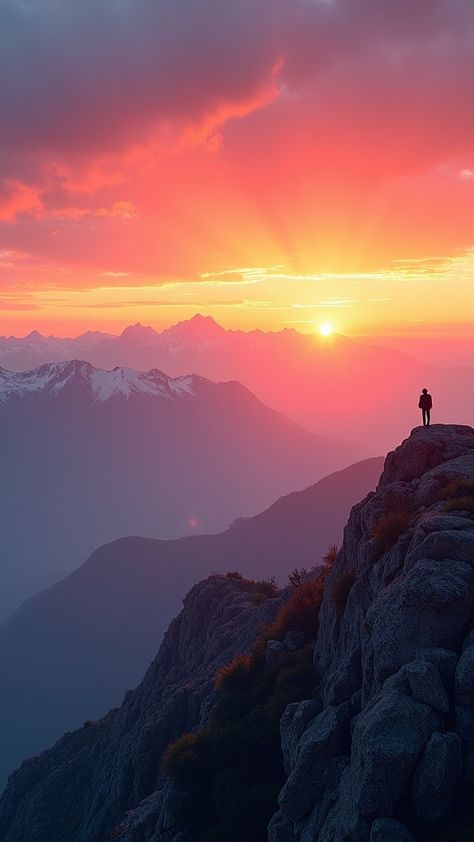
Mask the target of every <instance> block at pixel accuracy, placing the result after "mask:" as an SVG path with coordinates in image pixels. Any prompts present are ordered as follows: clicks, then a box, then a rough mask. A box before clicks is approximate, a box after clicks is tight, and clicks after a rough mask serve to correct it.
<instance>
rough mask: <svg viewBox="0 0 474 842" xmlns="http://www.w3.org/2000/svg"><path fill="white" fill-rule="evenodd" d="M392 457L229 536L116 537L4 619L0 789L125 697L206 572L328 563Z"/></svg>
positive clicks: (292, 497)
mask: <svg viewBox="0 0 474 842" xmlns="http://www.w3.org/2000/svg"><path fill="white" fill-rule="evenodd" d="M381 467H382V459H380V458H376V459H367V460H365V461H363V462H359V463H357V464H355V465H352V466H351V467H349V468H345V469H344V470H342V471H338V472H337V473H335V474H331V475H330V476H328V477H325V478H324V479H322V480H320V481H319V482H318V483H316V484H315V485H313V486H310V487H309V488H307V489H305V490H304V491H298V492H293V493H292V494H289V495H287V496H286V497H283V498H281V499H280V500H277V501H276V502H275V503H274V504H273V505H272V506H270V508H269V509H267V510H266V511H264V512H261V513H260V514H258V515H255V516H254V517H250V518H240V519H239V520H238V521H237V522H236V523H235V524H234V525H233V526H232V527H230V528H229V529H227V530H226V531H225V532H222V533H219V534H215V535H193V536H188V537H185V538H178V539H176V540H174V541H162V540H157V539H152V538H124V539H121V540H119V541H114V542H113V543H111V544H107V545H106V546H104V547H101V548H100V549H98V550H96V552H94V553H93V554H92V555H91V557H90V558H89V559H88V560H87V561H86V563H85V564H83V565H82V566H81V567H80V568H78V570H76V571H74V572H73V573H71V574H70V575H69V576H67V577H66V578H65V579H63V580H61V581H60V582H58V583H57V584H56V585H54V586H53V587H51V588H49V589H47V590H46V591H43V592H42V593H40V594H38V595H37V596H36V597H33V598H32V599H30V600H27V602H25V603H24V604H23V605H22V607H21V608H20V609H19V610H18V611H16V612H15V613H14V614H13V615H12V616H11V617H9V619H8V620H6V621H5V622H3V623H2V624H0V699H1V700H2V703H1V705H0V734H1V735H2V739H1V752H0V790H1V789H2V788H3V785H4V782H5V780H6V776H7V774H8V773H10V772H11V771H12V770H13V769H14V768H16V767H17V766H18V765H19V764H20V763H21V761H22V760H23V759H24V758H25V757H29V756H30V755H31V754H36V753H38V752H39V751H41V750H42V749H44V748H47V746H49V745H50V744H51V743H52V742H53V741H54V740H56V739H57V738H58V737H59V736H60V735H61V734H62V733H63V732H64V731H65V730H67V729H70V728H76V727H78V726H79V725H81V724H82V723H83V722H84V720H86V719H91V718H96V717H98V716H100V715H102V714H103V713H104V711H106V710H108V708H109V707H111V706H112V705H115V704H118V703H119V702H120V701H121V700H122V697H123V694H124V692H125V690H127V689H128V688H130V687H134V686H135V685H136V684H137V683H138V681H139V680H140V679H141V677H142V676H143V673H144V671H145V669H146V667H147V666H148V665H149V663H150V661H151V660H152V658H153V657H154V655H155V654H156V651H157V649H158V646H159V644H160V642H161V639H162V637H163V634H164V632H165V631H166V629H167V627H168V625H169V623H170V621H171V620H172V619H173V617H175V616H176V614H177V613H178V612H179V610H180V607H181V604H182V598H183V594H185V593H186V592H187V591H188V590H189V588H190V587H191V586H192V585H193V584H195V583H196V582H198V581H199V580H200V579H202V578H203V577H205V576H207V575H209V574H210V573H211V572H213V571H221V572H223V573H225V572H226V571H227V570H235V569H238V570H240V571H242V573H244V574H245V575H247V576H253V577H257V578H270V577H272V576H276V578H277V581H279V582H285V581H286V580H287V577H288V573H289V572H290V570H292V569H293V568H294V567H298V568H301V567H308V568H309V567H311V566H312V565H314V564H319V563H320V561H321V557H322V555H323V554H324V552H325V550H326V549H327V547H328V546H329V545H330V544H331V543H333V542H334V541H337V542H338V543H340V541H341V539H342V531H343V528H344V524H345V522H346V520H347V516H348V514H349V512H350V509H351V507H352V505H353V504H354V503H355V502H356V501H357V500H359V499H360V497H361V496H362V495H364V494H366V493H367V492H368V491H370V489H371V488H373V487H374V485H375V483H376V480H377V477H378V475H379V473H380V470H381Z"/></svg>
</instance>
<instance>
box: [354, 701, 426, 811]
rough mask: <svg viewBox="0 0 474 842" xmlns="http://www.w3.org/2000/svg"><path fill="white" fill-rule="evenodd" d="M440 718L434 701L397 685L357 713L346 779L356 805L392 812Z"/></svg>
mask: <svg viewBox="0 0 474 842" xmlns="http://www.w3.org/2000/svg"><path fill="white" fill-rule="evenodd" d="M438 725H439V720H438V718H437V716H436V715H435V714H434V712H433V710H432V709H431V707H429V706H428V705H425V704H422V703H421V702H418V701H417V700H416V699H412V698H410V697H409V696H406V695H405V694H404V693H402V692H400V691H399V690H392V691H391V692H389V693H385V694H383V695H382V696H381V697H379V699H378V700H377V701H375V704H373V705H369V706H368V708H367V709H366V710H365V711H364V712H363V713H362V714H361V716H360V717H359V718H358V721H357V724H356V727H355V729H354V735H353V740H352V753H351V765H350V769H351V776H350V780H349V781H348V785H349V786H350V787H351V789H352V796H351V797H352V799H353V804H354V808H355V809H356V811H357V812H358V813H359V814H360V815H362V816H366V817H370V818H376V817H379V816H386V815H390V813H391V811H392V810H393V807H394V805H395V804H396V803H397V801H398V799H399V798H400V796H401V795H402V793H403V791H404V789H405V787H406V785H407V783H408V781H409V778H410V775H411V773H412V771H413V769H414V768H415V766H416V764H417V762H418V760H419V758H420V756H421V753H422V751H423V749H424V747H425V745H426V743H427V742H428V740H429V738H430V737H431V734H432V733H433V731H434V730H435V729H436V728H437V727H438Z"/></svg>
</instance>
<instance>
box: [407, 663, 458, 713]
mask: <svg viewBox="0 0 474 842" xmlns="http://www.w3.org/2000/svg"><path fill="white" fill-rule="evenodd" d="M405 674H406V676H407V679H408V683H409V685H410V690H411V694H412V696H413V698H414V699H418V701H419V702H424V704H425V705H431V707H432V708H436V710H439V711H441V712H442V713H448V711H449V699H448V694H447V693H446V690H445V689H444V687H443V682H442V681H441V676H440V673H439V670H438V668H437V667H435V665H434V664H430V663H429V661H412V662H411V663H410V664H407V665H406V667H405Z"/></svg>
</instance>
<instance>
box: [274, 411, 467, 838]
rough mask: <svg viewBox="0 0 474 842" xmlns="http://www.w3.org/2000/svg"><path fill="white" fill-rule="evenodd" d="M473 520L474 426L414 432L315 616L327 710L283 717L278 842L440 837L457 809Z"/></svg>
mask: <svg viewBox="0 0 474 842" xmlns="http://www.w3.org/2000/svg"><path fill="white" fill-rule="evenodd" d="M473 514H474V431H473V430H472V428H470V427H463V426H441V425H435V426H433V427H430V428H425V429H424V428H417V429H415V430H414V431H413V432H412V434H411V435H410V437H409V438H408V439H407V440H406V441H404V442H403V443H402V444H401V446H400V447H398V448H397V449H396V450H395V451H393V452H392V453H390V454H389V455H388V456H387V459H386V461H385V467H384V471H383V473H382V476H381V478H380V482H379V485H378V487H377V490H376V491H375V492H374V493H372V494H369V495H368V497H366V498H365V500H363V501H362V502H361V503H360V504H359V505H357V506H355V507H354V509H353V510H352V513H351V516H350V518H349V521H348V524H347V526H346V529H345V533H344V543H343V547H342V549H341V551H340V553H339V555H338V558H337V560H336V562H335V564H334V566H333V568H332V571H331V573H330V575H329V577H328V579H327V581H326V586H325V590H324V597H323V604H322V607H321V611H320V615H319V632H318V636H317V640H316V646H315V654H314V668H315V673H316V680H317V690H316V693H315V696H316V699H317V700H318V701H319V702H320V705H321V712H320V713H318V714H317V715H316V716H314V717H313V718H311V719H309V720H308V717H307V715H305V711H306V710H307V707H305V703H303V704H302V705H292V706H290V707H289V708H288V709H287V710H286V711H285V714H284V716H283V718H282V721H281V738H282V749H283V753H284V757H285V769H286V774H287V780H286V783H285V786H284V787H283V790H282V791H281V793H280V796H279V807H280V809H279V811H278V812H277V813H276V814H275V816H274V817H273V819H272V821H271V823H270V827H269V839H270V840H271V842H297V840H298V842H299V841H300V840H301V842H310V840H315V841H316V840H317V842H342V840H345V842H369V840H370V842H396V840H398V841H399V842H409V840H412V839H414V838H415V839H419V840H427V839H430V840H434V839H435V838H437V837H436V832H437V830H439V828H440V827H441V824H440V823H442V822H443V821H447V820H449V818H450V816H453V814H456V816H459V815H461V816H462V815H463V813H464V810H465V806H466V805H468V804H469V798H468V796H467V794H468V792H469V791H470V790H472V786H473V784H474V631H473V627H474V611H473V604H474V571H473V567H474V522H473ZM440 838H441V837H440ZM443 838H446V839H448V838H453V839H454V838H456V839H460V838H461V836H452V837H449V835H448V836H446V837H443ZM462 838H464V837H462ZM465 838H466V839H467V838H473V837H472V836H470V837H468V836H466V837H465Z"/></svg>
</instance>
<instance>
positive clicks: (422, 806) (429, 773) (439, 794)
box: [411, 732, 463, 822]
mask: <svg viewBox="0 0 474 842" xmlns="http://www.w3.org/2000/svg"><path fill="white" fill-rule="evenodd" d="M462 764H463V760H462V750H461V740H460V739H459V737H458V735H457V734H451V733H447V734H440V733H438V732H435V733H434V734H432V736H431V738H430V740H429V742H428V743H427V745H426V747H425V750H424V752H423V756H422V758H421V761H420V764H419V766H418V767H417V769H416V771H415V774H414V777H413V784H412V788H411V800H412V804H413V809H414V811H415V813H416V815H417V816H419V817H420V818H421V819H424V820H425V821H427V822H438V821H440V820H441V819H444V818H445V817H446V816H447V815H449V812H450V810H451V805H452V800H453V793H454V789H455V786H456V783H457V781H458V778H459V776H460V774H461V771H462Z"/></svg>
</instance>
